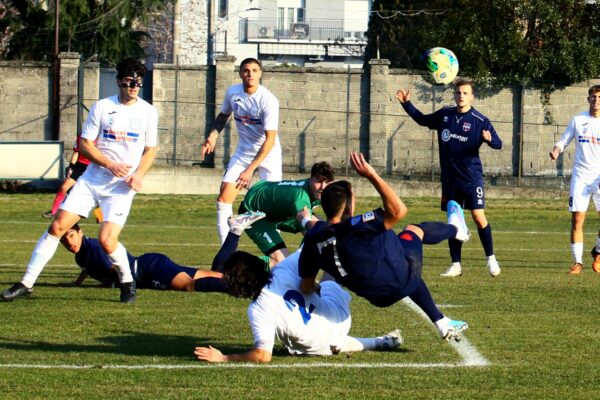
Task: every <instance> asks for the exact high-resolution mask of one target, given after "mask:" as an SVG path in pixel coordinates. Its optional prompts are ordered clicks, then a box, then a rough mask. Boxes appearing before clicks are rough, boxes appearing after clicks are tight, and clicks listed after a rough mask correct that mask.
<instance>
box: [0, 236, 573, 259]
mask: <svg viewBox="0 0 600 400" xmlns="http://www.w3.org/2000/svg"><path fill="white" fill-rule="evenodd" d="M494 233H495V232H494ZM37 242H38V241H37V240H17V239H0V243H33V244H35V243H37ZM135 245H136V246H163V247H167V246H171V247H214V248H219V247H221V245H220V244H219V243H165V242H160V243H153V242H143V243H142V242H136V243H135ZM238 247H240V248H256V246H254V245H253V244H240V245H239V246H238ZM429 250H431V251H434V252H435V251H445V252H448V249H447V248H445V247H444V248H442V247H430V248H429V249H428V251H429ZM462 251H463V252H468V251H477V252H481V248H480V247H478V248H475V247H472V248H465V247H463V250H462ZM507 251H526V252H532V251H534V250H532V249H531V248H506V247H502V248H501V249H500V250H499V251H498V249H496V253H499V252H507ZM567 251H568V250H567ZM535 252H536V253H564V252H565V249H557V248H553V249H535ZM500 261H502V260H500Z"/></svg>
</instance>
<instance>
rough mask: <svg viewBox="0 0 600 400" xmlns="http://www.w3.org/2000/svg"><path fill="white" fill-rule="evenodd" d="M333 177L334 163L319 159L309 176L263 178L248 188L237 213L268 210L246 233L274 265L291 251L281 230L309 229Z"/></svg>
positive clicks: (298, 230) (297, 230) (296, 230)
mask: <svg viewBox="0 0 600 400" xmlns="http://www.w3.org/2000/svg"><path fill="white" fill-rule="evenodd" d="M333 180H334V171H333V167H332V166H331V164H329V163H328V162H319V163H316V164H315V165H313V166H312V168H311V172H310V178H308V179H301V180H295V181H291V180H285V181H280V182H269V181H260V182H258V183H256V184H254V185H253V186H252V187H251V188H250V189H249V190H248V192H247V193H246V196H245V197H244V200H243V201H242V203H241V204H240V208H239V212H238V213H239V214H242V213H245V212H248V211H262V212H264V213H265V214H266V217H265V218H264V219H261V220H260V221H257V222H255V223H254V224H252V228H251V229H247V230H246V233H247V234H248V236H250V238H251V239H252V240H253V241H254V243H256V245H257V246H258V248H259V249H260V250H261V251H262V252H263V253H264V254H265V255H267V256H269V257H270V259H271V265H275V264H277V263H278V262H280V261H281V260H283V259H284V258H285V257H287V256H288V254H289V251H288V249H287V247H286V245H285V242H284V241H283V238H282V237H281V235H280V234H279V231H283V232H290V233H297V232H304V231H307V230H308V229H310V228H311V227H312V226H313V224H314V221H316V220H317V219H316V217H314V216H313V215H312V210H313V208H315V207H316V206H318V205H319V204H321V192H322V191H323V189H325V187H327V185H328V184H329V183H331V182H333Z"/></svg>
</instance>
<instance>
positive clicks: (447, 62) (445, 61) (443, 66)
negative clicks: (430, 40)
mask: <svg viewBox="0 0 600 400" xmlns="http://www.w3.org/2000/svg"><path fill="white" fill-rule="evenodd" d="M424 58H425V61H426V62H427V69H428V70H429V73H430V74H431V77H432V78H433V80H434V81H435V83H437V84H438V85H447V84H449V83H450V82H452V81H453V80H454V78H456V75H457V74H458V58H456V55H454V53H453V52H452V51H451V50H448V49H446V48H444V47H434V48H432V49H429V50H427V51H426V52H425V54H424Z"/></svg>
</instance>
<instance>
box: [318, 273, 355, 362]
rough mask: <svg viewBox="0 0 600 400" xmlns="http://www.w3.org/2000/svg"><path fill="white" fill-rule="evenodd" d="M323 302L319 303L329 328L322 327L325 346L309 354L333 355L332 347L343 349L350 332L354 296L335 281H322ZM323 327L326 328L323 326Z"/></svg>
mask: <svg viewBox="0 0 600 400" xmlns="http://www.w3.org/2000/svg"><path fill="white" fill-rule="evenodd" d="M320 286H321V303H320V304H319V307H320V311H319V313H320V314H321V316H322V317H325V319H326V320H327V323H326V324H325V326H326V327H327V328H328V329H322V330H321V333H320V334H321V335H323V336H324V340H323V342H324V343H323V346H322V347H321V348H320V349H319V350H317V351H315V352H310V353H308V354H318V355H331V354H332V352H331V348H332V347H336V348H338V349H341V348H342V347H343V345H344V341H345V340H346V337H347V336H348V332H350V327H351V326H352V318H351V316H350V301H351V300H352V297H350V294H349V293H348V292H347V291H345V290H344V289H343V288H342V287H341V286H340V285H339V284H337V283H336V282H335V281H325V282H321V283H320ZM322 328H325V327H324V326H322Z"/></svg>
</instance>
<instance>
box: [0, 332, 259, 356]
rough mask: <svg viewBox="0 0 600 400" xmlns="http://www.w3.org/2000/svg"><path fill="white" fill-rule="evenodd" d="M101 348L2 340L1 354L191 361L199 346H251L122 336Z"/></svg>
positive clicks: (234, 349)
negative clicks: (158, 358) (195, 348)
mask: <svg viewBox="0 0 600 400" xmlns="http://www.w3.org/2000/svg"><path fill="white" fill-rule="evenodd" d="M96 341H97V342H99V343H98V344H75V343H51V342H46V341H42V340H26V339H15V338H6V337H0V349H1V350H15V351H35V352H48V353H63V354H68V353H102V354H120V355H127V356H157V357H182V358H187V359H190V358H192V357H193V355H192V353H193V351H194V347H196V346H208V344H211V345H212V346H214V347H217V348H219V349H220V350H222V351H223V352H224V353H225V354H229V353H241V352H244V351H247V350H249V348H250V347H251V345H250V344H248V345H242V344H239V345H238V344H234V345H232V344H231V343H228V344H219V343H218V342H215V340H214V338H204V337H193V336H171V335H160V334H151V333H150V334H149V333H142V332H123V334H122V335H115V336H104V337H99V338H97V339H96Z"/></svg>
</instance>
